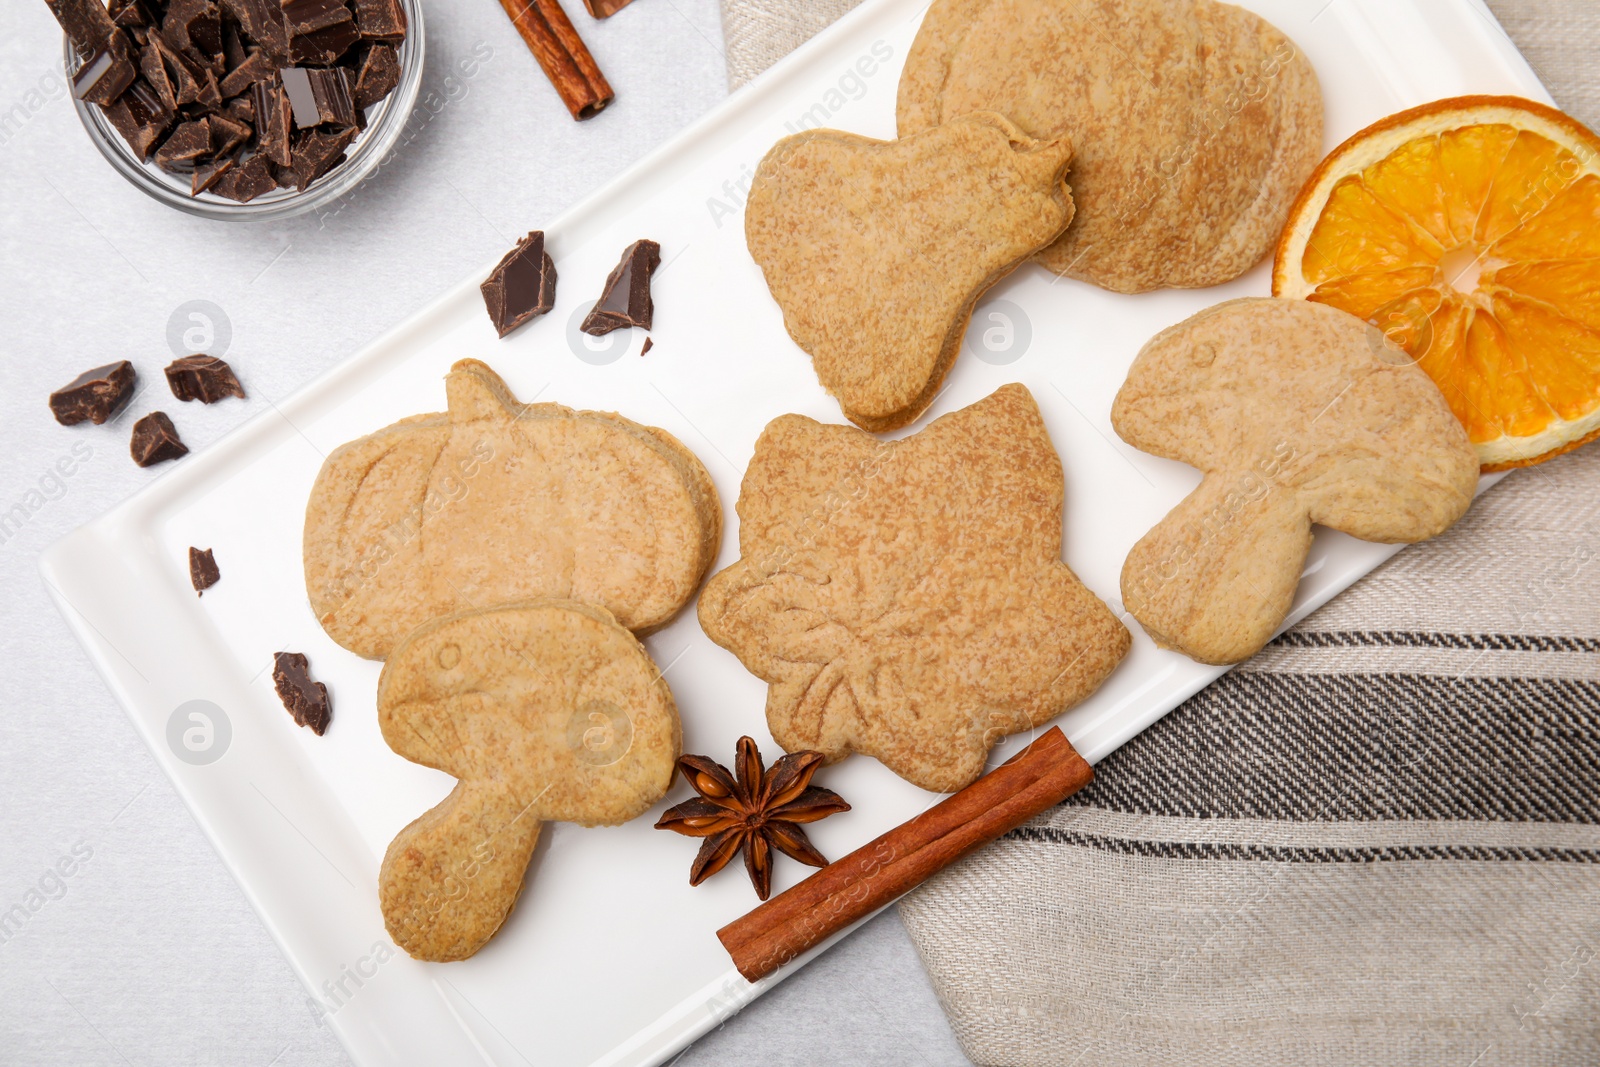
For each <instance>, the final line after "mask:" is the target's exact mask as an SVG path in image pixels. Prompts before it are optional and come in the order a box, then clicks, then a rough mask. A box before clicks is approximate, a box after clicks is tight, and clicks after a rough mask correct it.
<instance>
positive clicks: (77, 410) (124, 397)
mask: <svg viewBox="0 0 1600 1067" xmlns="http://www.w3.org/2000/svg"><path fill="white" fill-rule="evenodd" d="M138 377H139V376H138V375H137V374H135V373H134V370H133V364H132V363H129V362H128V361H127V360H125V359H124V360H120V361H118V362H116V363H107V364H106V365H105V366H103V367H96V368H94V369H93V370H86V371H84V372H83V373H82V374H80V375H78V376H77V377H76V378H74V379H72V381H70V382H68V383H67V384H66V385H63V386H62V387H61V388H60V389H57V390H56V391H55V392H53V393H51V394H50V413H51V414H52V415H54V416H55V417H56V421H57V422H59V423H60V424H61V425H63V426H76V425H77V424H78V423H80V422H83V421H85V420H88V421H89V422H92V423H94V424H95V425H96V426H99V425H101V424H102V423H104V422H105V421H106V420H107V419H109V418H110V417H111V416H113V415H115V414H116V413H117V411H118V409H120V408H121V407H122V405H124V404H126V403H127V402H128V398H129V397H131V396H133V385H134V382H135V381H137V380H138Z"/></svg>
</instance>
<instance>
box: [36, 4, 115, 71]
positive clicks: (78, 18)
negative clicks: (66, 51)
mask: <svg viewBox="0 0 1600 1067" xmlns="http://www.w3.org/2000/svg"><path fill="white" fill-rule="evenodd" d="M45 4H46V5H48V6H49V8H50V13H51V14H52V15H54V16H55V17H56V21H57V22H59V23H61V29H62V30H64V31H65V32H66V35H67V37H68V38H69V39H70V40H71V41H72V46H73V48H75V49H76V50H77V53H78V55H79V56H82V57H85V58H87V57H88V56H91V55H93V54H94V52H95V51H96V49H98V48H100V47H101V46H102V45H104V44H105V43H106V41H107V39H109V38H110V36H111V35H112V34H113V33H115V32H116V29H117V24H116V23H115V22H113V21H112V20H111V13H110V12H108V11H107V10H106V8H105V5H103V4H102V3H100V0H45Z"/></svg>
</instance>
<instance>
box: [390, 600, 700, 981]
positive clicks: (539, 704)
mask: <svg viewBox="0 0 1600 1067" xmlns="http://www.w3.org/2000/svg"><path fill="white" fill-rule="evenodd" d="M378 723H379V726H380V727H381V728H382V730H383V739H384V740H385V741H387V742H388V744H389V747H390V748H392V749H394V750H395V751H396V752H397V753H399V754H400V755H402V756H404V757H405V758H406V759H409V760H411V761H412V762H414V763H420V764H422V765H423V766H426V767H434V768H437V769H438V770H441V771H444V772H445V773H446V774H450V775H453V776H454V777H456V778H457V779H459V781H458V782H457V784H456V787H455V790H454V791H453V792H451V794H450V795H449V796H448V797H446V798H445V799H444V801H443V802H441V803H440V804H439V805H438V806H437V807H435V808H433V809H432V810H431V811H429V812H427V813H426V814H424V815H423V816H422V817H421V818H419V819H417V820H416V821H415V822H413V823H411V824H410V825H409V826H407V827H406V828H405V829H403V830H401V831H400V833H399V834H398V835H396V837H395V839H394V841H393V842H392V843H391V844H390V845H389V849H388V851H387V852H386V853H385V854H384V857H383V865H382V867H381V869H380V871H379V875H378V892H379V902H380V904H381V906H382V908H383V918H384V924H385V925H386V926H387V928H388V930H389V934H390V936H392V937H393V938H394V940H395V944H397V945H399V946H400V947H401V948H404V949H405V950H406V951H407V952H408V953H410V954H411V955H412V956H414V957H416V958H417V959H423V960H438V961H444V960H458V959H464V958H466V957H467V956H470V955H472V954H473V953H474V952H477V951H478V949H480V948H482V947H483V945H484V944H485V943H487V942H488V940H489V939H490V938H491V937H492V936H494V933H495V931H497V930H499V929H500V926H501V924H502V923H503V922H504V921H505V918H506V916H507V914H508V913H509V912H510V911H511V907H512V905H513V904H515V903H516V899H517V895H518V893H519V892H520V891H521V888H522V882H523V878H524V876H525V875H526V872H527V867H528V859H529V857H530V856H531V855H532V853H533V847H534V844H535V843H536V842H537V841H538V837H539V826H540V824H541V823H542V822H547V821H557V822H572V823H578V824H580V825H583V826H612V825H616V824H618V823H623V822H626V821H628V820H629V819H632V818H634V817H635V816H637V815H640V814H642V813H643V812H644V811H646V810H647V809H649V808H650V807H651V806H652V805H653V804H655V802H656V801H658V800H659V799H661V797H662V796H663V795H665V794H666V791H667V789H668V787H669V786H670V785H671V784H672V775H673V770H674V765H675V763H676V761H677V758H678V756H679V754H680V752H679V750H680V748H681V744H682V741H681V731H680V728H679V723H678V713H677V710H676V708H675V707H674V705H673V702H672V694H671V692H669V691H668V689H667V684H666V682H665V681H664V680H663V679H662V678H661V672H660V671H659V670H657V669H656V665H655V664H654V663H652V662H651V660H650V657H649V656H648V655H647V654H646V653H645V650H644V648H643V646H641V645H640V644H639V642H638V640H637V639H636V638H635V637H634V636H633V635H632V634H631V633H629V632H628V631H627V630H625V629H624V628H623V627H621V626H620V625H618V624H617V622H616V621H615V620H614V619H612V617H611V616H610V614H609V613H608V612H606V610H605V609H604V608H599V607H595V606H593V605H589V604H583V603H579V602H577V601H563V600H542V601H529V602H526V603H523V604H516V605H510V606H506V607H499V608H491V609H487V610H483V611H471V612H466V613H463V614H460V615H454V616H446V617H444V618H442V619H436V620H434V621H432V622H429V623H426V624H424V625H423V626H421V627H419V628H418V629H417V630H415V631H414V632H412V633H411V634H409V635H407V637H406V638H405V640H404V641H403V642H402V643H401V644H400V645H399V646H398V647H396V649H395V650H394V653H393V654H392V655H391V656H390V657H389V661H388V662H387V663H386V664H385V665H384V668H383V674H382V676H381V678H380V680H379V682H378Z"/></svg>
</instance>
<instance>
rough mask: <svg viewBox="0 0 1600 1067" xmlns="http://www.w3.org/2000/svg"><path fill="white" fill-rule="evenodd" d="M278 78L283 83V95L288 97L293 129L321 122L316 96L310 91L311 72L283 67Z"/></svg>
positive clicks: (304, 69)
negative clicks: (292, 116)
mask: <svg viewBox="0 0 1600 1067" xmlns="http://www.w3.org/2000/svg"><path fill="white" fill-rule="evenodd" d="M278 78H279V80H280V81H281V82H282V83H283V93H284V95H285V96H286V97H288V99H289V107H290V109H291V111H293V113H294V125H295V128H296V129H305V128H306V127H308V126H315V125H317V123H319V122H321V121H322V113H321V111H319V110H318V109H317V94H316V93H314V92H312V90H311V72H310V71H309V70H307V69H306V68H304V67H284V68H283V69H282V70H280V71H279V72H278Z"/></svg>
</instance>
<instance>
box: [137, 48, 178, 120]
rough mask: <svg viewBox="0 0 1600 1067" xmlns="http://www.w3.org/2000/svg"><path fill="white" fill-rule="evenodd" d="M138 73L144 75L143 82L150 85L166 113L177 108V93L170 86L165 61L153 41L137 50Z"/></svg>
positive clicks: (170, 80) (170, 81) (169, 77)
mask: <svg viewBox="0 0 1600 1067" xmlns="http://www.w3.org/2000/svg"><path fill="white" fill-rule="evenodd" d="M139 72H140V73H141V74H143V75H144V79H145V81H147V82H149V83H150V88H152V89H154V90H155V94H156V96H158V97H160V99H161V106H162V107H164V108H166V109H167V110H168V111H176V110H177V108H178V91H177V90H176V89H174V88H173V86H172V78H171V76H170V75H168V73H167V61H166V59H165V58H163V57H162V55H161V47H160V46H159V45H158V44H157V43H156V42H155V41H147V42H145V45H144V47H143V48H141V49H140V50H139Z"/></svg>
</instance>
